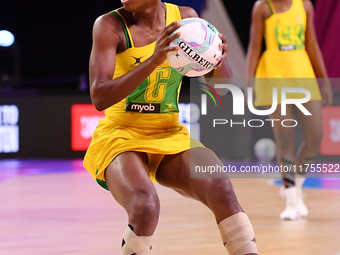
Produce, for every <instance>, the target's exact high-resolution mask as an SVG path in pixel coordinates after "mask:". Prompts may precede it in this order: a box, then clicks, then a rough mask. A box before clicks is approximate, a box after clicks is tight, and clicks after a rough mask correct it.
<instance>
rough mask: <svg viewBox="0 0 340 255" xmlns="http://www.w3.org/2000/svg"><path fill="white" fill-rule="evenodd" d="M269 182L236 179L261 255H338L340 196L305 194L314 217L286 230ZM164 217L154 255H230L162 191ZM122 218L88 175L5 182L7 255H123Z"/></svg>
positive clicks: (198, 211) (211, 229) (196, 216)
mask: <svg viewBox="0 0 340 255" xmlns="http://www.w3.org/2000/svg"><path fill="white" fill-rule="evenodd" d="M267 182H268V179H260V178H258V179H232V183H233V185H234V189H235V191H236V193H237V196H238V199H239V202H240V203H241V205H242V206H243V208H244V210H245V211H246V212H247V213H248V216H249V218H250V219H251V221H252V223H253V227H254V230H255V234H256V239H257V243H258V248H259V254H261V255H273V254H275V255H339V254H340V190H338V191H335V190H314V189H306V194H307V198H306V203H307V205H308V207H309V209H310V216H309V217H308V219H306V220H300V221H295V222H286V221H285V222H282V221H280V220H279V214H280V212H281V210H282V209H283V207H284V200H282V199H281V198H280V197H279V195H278V187H277V186H271V185H268V184H267ZM156 188H157V190H158V193H159V196H160V200H161V216H160V220H159V225H158V228H157V229H156V232H155V234H154V241H153V252H152V254H155V255H180V254H186V255H188V254H191V255H203V254H207V255H209V254H214V255H222V254H227V252H226V251H225V250H224V247H223V246H222V243H221V239H220V236H219V232H218V229H217V227H216V224H215V221H214V218H213V215H212V214H211V213H210V211H209V210H208V209H206V208H205V207H204V206H202V205H201V204H199V203H198V202H196V201H193V200H190V199H187V198H183V197H181V196H180V195H178V194H177V193H175V192H173V191H172V190H169V189H167V188H164V187H161V186H158V185H156ZM126 224H127V217H126V215H125V212H124V210H123V209H122V208H121V207H120V206H119V205H118V204H117V203H116V202H115V201H114V200H113V198H112V197H111V195H110V193H109V192H107V191H105V190H104V189H102V188H100V187H99V185H97V184H96V183H95V182H94V180H92V178H91V177H90V175H89V174H88V173H87V172H86V171H84V170H78V171H72V172H61V173H48V174H35V175H18V176H15V177H12V178H8V179H6V180H3V181H1V182H0V254H1V255H23V254H25V255H49V254H51V255H53V254H84V255H85V254H86V255H109V254H112V255H119V254H120V244H121V238H122V235H123V232H124V230H125V227H126Z"/></svg>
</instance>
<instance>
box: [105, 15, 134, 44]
mask: <svg viewBox="0 0 340 255" xmlns="http://www.w3.org/2000/svg"><path fill="white" fill-rule="evenodd" d="M110 13H112V14H114V15H115V16H117V17H118V18H119V19H120V21H121V22H122V24H123V29H124V34H125V38H126V45H127V49H130V48H131V47H132V43H131V39H130V36H129V33H128V31H127V27H126V25H125V21H124V19H123V18H122V16H120V15H119V14H118V13H117V11H111V12H110Z"/></svg>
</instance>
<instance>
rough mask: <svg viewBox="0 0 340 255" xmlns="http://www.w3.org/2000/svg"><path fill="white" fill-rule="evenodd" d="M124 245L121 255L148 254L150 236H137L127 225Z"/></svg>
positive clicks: (149, 251) (149, 252)
mask: <svg viewBox="0 0 340 255" xmlns="http://www.w3.org/2000/svg"><path fill="white" fill-rule="evenodd" d="M123 239H124V241H125V243H124V245H123V247H122V251H121V255H131V254H134V253H136V254H137V255H149V254H151V241H152V236H137V235H136V234H135V233H134V232H133V231H132V230H131V228H130V227H129V226H128V227H127V228H126V230H125V234H124V238H123Z"/></svg>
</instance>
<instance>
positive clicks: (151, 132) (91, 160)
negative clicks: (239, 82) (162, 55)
mask: <svg viewBox="0 0 340 255" xmlns="http://www.w3.org/2000/svg"><path fill="white" fill-rule="evenodd" d="M165 5H166V25H169V24H171V23H172V22H173V21H176V20H181V19H182V18H181V14H180V11H179V8H178V6H177V5H173V4H168V3H165ZM111 13H112V14H113V15H116V16H117V17H118V18H119V19H120V20H121V22H122V24H123V28H124V33H125V36H126V42H127V49H126V50H125V51H124V52H122V53H118V54H117V55H116V68H115V72H114V77H113V79H115V78H117V77H120V76H122V75H124V74H126V73H127V72H129V71H131V70H132V69H133V68H135V67H136V66H137V65H139V64H140V63H142V62H143V61H145V60H146V59H148V58H149V57H151V56H152V54H153V53H154V49H155V45H156V42H153V43H151V44H149V45H146V46H143V47H135V46H134V43H133V40H132V37H131V34H130V31H129V28H128V26H127V25H126V23H125V20H124V18H123V17H122V16H121V14H120V13H119V11H117V10H115V11H112V12H111ZM182 78H183V76H182V75H181V74H179V73H178V72H177V71H176V70H175V69H173V68H171V67H170V66H169V64H168V63H167V61H166V62H165V63H164V64H162V65H161V66H158V67H157V68H156V69H155V70H154V71H153V72H152V73H151V74H150V75H149V76H148V77H147V79H145V80H144V81H143V82H142V83H141V84H140V85H139V86H138V87H137V88H136V89H135V90H134V91H133V92H132V93H131V94H130V95H129V96H127V97H126V98H124V99H123V100H121V101H120V102H119V103H117V104H115V105H113V106H111V107H109V108H107V109H106V110H105V118H103V119H101V120H100V121H99V125H98V127H97V128H96V130H95V132H94V133H93V135H92V141H91V144H90V146H89V148H88V150H87V152H86V155H85V158H84V167H85V168H86V169H87V170H88V171H89V172H90V173H91V175H92V176H93V178H95V179H96V180H97V182H98V183H99V184H100V185H101V186H103V187H104V188H107V185H106V183H105V178H104V172H105V169H106V168H107V166H108V165H109V164H110V163H111V162H112V160H113V159H114V158H115V157H116V156H117V155H119V154H120V153H122V152H125V151H139V152H146V153H147V155H148V158H149V171H150V177H151V179H152V180H153V181H154V182H155V181H156V180H155V173H156V170H157V167H158V165H159V163H160V162H161V160H162V159H163V157H164V155H166V154H176V153H179V152H182V151H185V150H188V149H190V147H191V148H192V147H204V146H203V145H202V144H201V143H199V142H197V141H194V140H191V139H190V137H189V133H188V130H187V129H186V127H185V126H184V125H181V124H179V123H178V112H179V109H178V99H179V92H180V87H181V82H182ZM126 170H127V171H128V169H126Z"/></svg>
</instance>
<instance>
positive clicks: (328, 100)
mask: <svg viewBox="0 0 340 255" xmlns="http://www.w3.org/2000/svg"><path fill="white" fill-rule="evenodd" d="M321 96H322V105H323V106H331V105H332V104H333V93H332V86H331V84H330V83H329V81H328V80H326V81H324V84H323V86H322V88H321Z"/></svg>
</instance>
